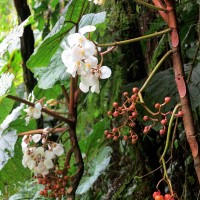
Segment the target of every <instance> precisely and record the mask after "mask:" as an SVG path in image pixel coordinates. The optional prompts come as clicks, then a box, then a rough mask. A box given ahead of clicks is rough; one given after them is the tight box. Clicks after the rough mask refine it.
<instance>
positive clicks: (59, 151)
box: [53, 143, 64, 156]
mask: <svg viewBox="0 0 200 200" xmlns="http://www.w3.org/2000/svg"><path fill="white" fill-rule="evenodd" d="M54 145H55V146H54V147H53V153H54V154H56V155H57V156H61V155H62V154H63V153H64V148H63V145H62V144H58V143H55V144H54Z"/></svg>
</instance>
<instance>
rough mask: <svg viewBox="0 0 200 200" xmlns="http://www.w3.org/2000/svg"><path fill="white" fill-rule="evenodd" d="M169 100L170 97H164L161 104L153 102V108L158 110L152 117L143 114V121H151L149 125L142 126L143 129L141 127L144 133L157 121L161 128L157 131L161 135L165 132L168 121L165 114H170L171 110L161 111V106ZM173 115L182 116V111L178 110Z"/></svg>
mask: <svg viewBox="0 0 200 200" xmlns="http://www.w3.org/2000/svg"><path fill="white" fill-rule="evenodd" d="M170 101H171V98H170V97H165V99H164V103H162V104H160V103H156V104H155V108H156V109H158V111H157V112H156V113H155V114H154V116H153V118H151V117H149V116H144V117H143V121H152V124H151V125H149V126H145V127H144V129H143V133H144V134H147V133H149V132H150V130H151V128H152V127H153V126H155V125H156V124H157V123H160V124H161V125H162V128H161V129H160V131H159V133H160V135H161V136H162V135H164V134H165V133H166V130H167V128H166V125H167V123H168V120H167V115H169V114H171V113H172V112H171V111H170V112H166V113H163V112H162V111H161V108H162V107H163V106H164V105H166V104H167V103H169V102H170ZM175 116H177V117H182V116H183V112H182V111H179V112H178V114H176V115H175Z"/></svg>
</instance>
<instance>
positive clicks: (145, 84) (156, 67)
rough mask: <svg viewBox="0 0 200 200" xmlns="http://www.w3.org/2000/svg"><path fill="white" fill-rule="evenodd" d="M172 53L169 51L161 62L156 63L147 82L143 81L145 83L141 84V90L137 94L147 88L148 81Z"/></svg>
mask: <svg viewBox="0 0 200 200" xmlns="http://www.w3.org/2000/svg"><path fill="white" fill-rule="evenodd" d="M172 53H173V51H172V50H169V51H168V52H167V53H166V54H165V55H164V56H163V57H162V58H161V60H160V61H159V62H158V64H157V65H156V66H155V67H154V69H153V71H152V72H151V73H150V75H149V77H148V78H147V80H146V81H145V83H144V84H143V86H142V88H141V89H140V91H139V93H140V94H141V93H142V91H143V90H144V89H145V87H146V86H147V84H148V83H149V81H150V80H151V79H152V77H153V76H154V74H155V73H156V71H157V70H158V69H159V67H160V66H161V64H162V63H163V62H164V60H165V59H166V58H167V57H168V56H169V55H170V54H172Z"/></svg>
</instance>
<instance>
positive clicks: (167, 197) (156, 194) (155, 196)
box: [153, 191, 175, 200]
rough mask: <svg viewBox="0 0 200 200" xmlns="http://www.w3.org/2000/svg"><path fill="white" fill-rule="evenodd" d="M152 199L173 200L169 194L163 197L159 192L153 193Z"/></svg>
mask: <svg viewBox="0 0 200 200" xmlns="http://www.w3.org/2000/svg"><path fill="white" fill-rule="evenodd" d="M153 198H154V199H155V200H175V199H174V197H173V196H172V195H171V194H165V196H163V195H161V193H160V191H156V192H154V193H153Z"/></svg>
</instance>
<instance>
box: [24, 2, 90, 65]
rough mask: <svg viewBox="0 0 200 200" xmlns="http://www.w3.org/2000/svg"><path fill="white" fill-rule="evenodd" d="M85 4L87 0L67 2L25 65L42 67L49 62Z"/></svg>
mask: <svg viewBox="0 0 200 200" xmlns="http://www.w3.org/2000/svg"><path fill="white" fill-rule="evenodd" d="M87 6H88V0H71V1H70V2H69V3H68V5H67V6H66V7H65V9H64V11H63V14H62V15H61V17H60V19H59V20H58V22H57V23H56V24H55V26H54V27H53V29H52V31H51V32H50V33H49V34H48V35H47V37H46V38H45V39H44V41H43V43H42V44H41V45H40V46H39V47H38V48H37V49H36V50H35V51H34V53H33V55H32V56H31V57H30V59H29V60H28V62H27V66H28V67H29V68H30V69H32V68H33V67H44V66H47V65H48V64H49V62H50V60H51V57H52V56H53V55H54V53H55V52H56V51H57V49H58V48H59V45H60V42H61V41H62V39H63V38H64V37H65V35H66V34H67V32H68V31H69V30H71V29H72V28H73V27H74V26H75V25H76V24H78V22H79V21H80V19H81V16H82V15H83V14H84V12H85V10H86V8H87Z"/></svg>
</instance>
